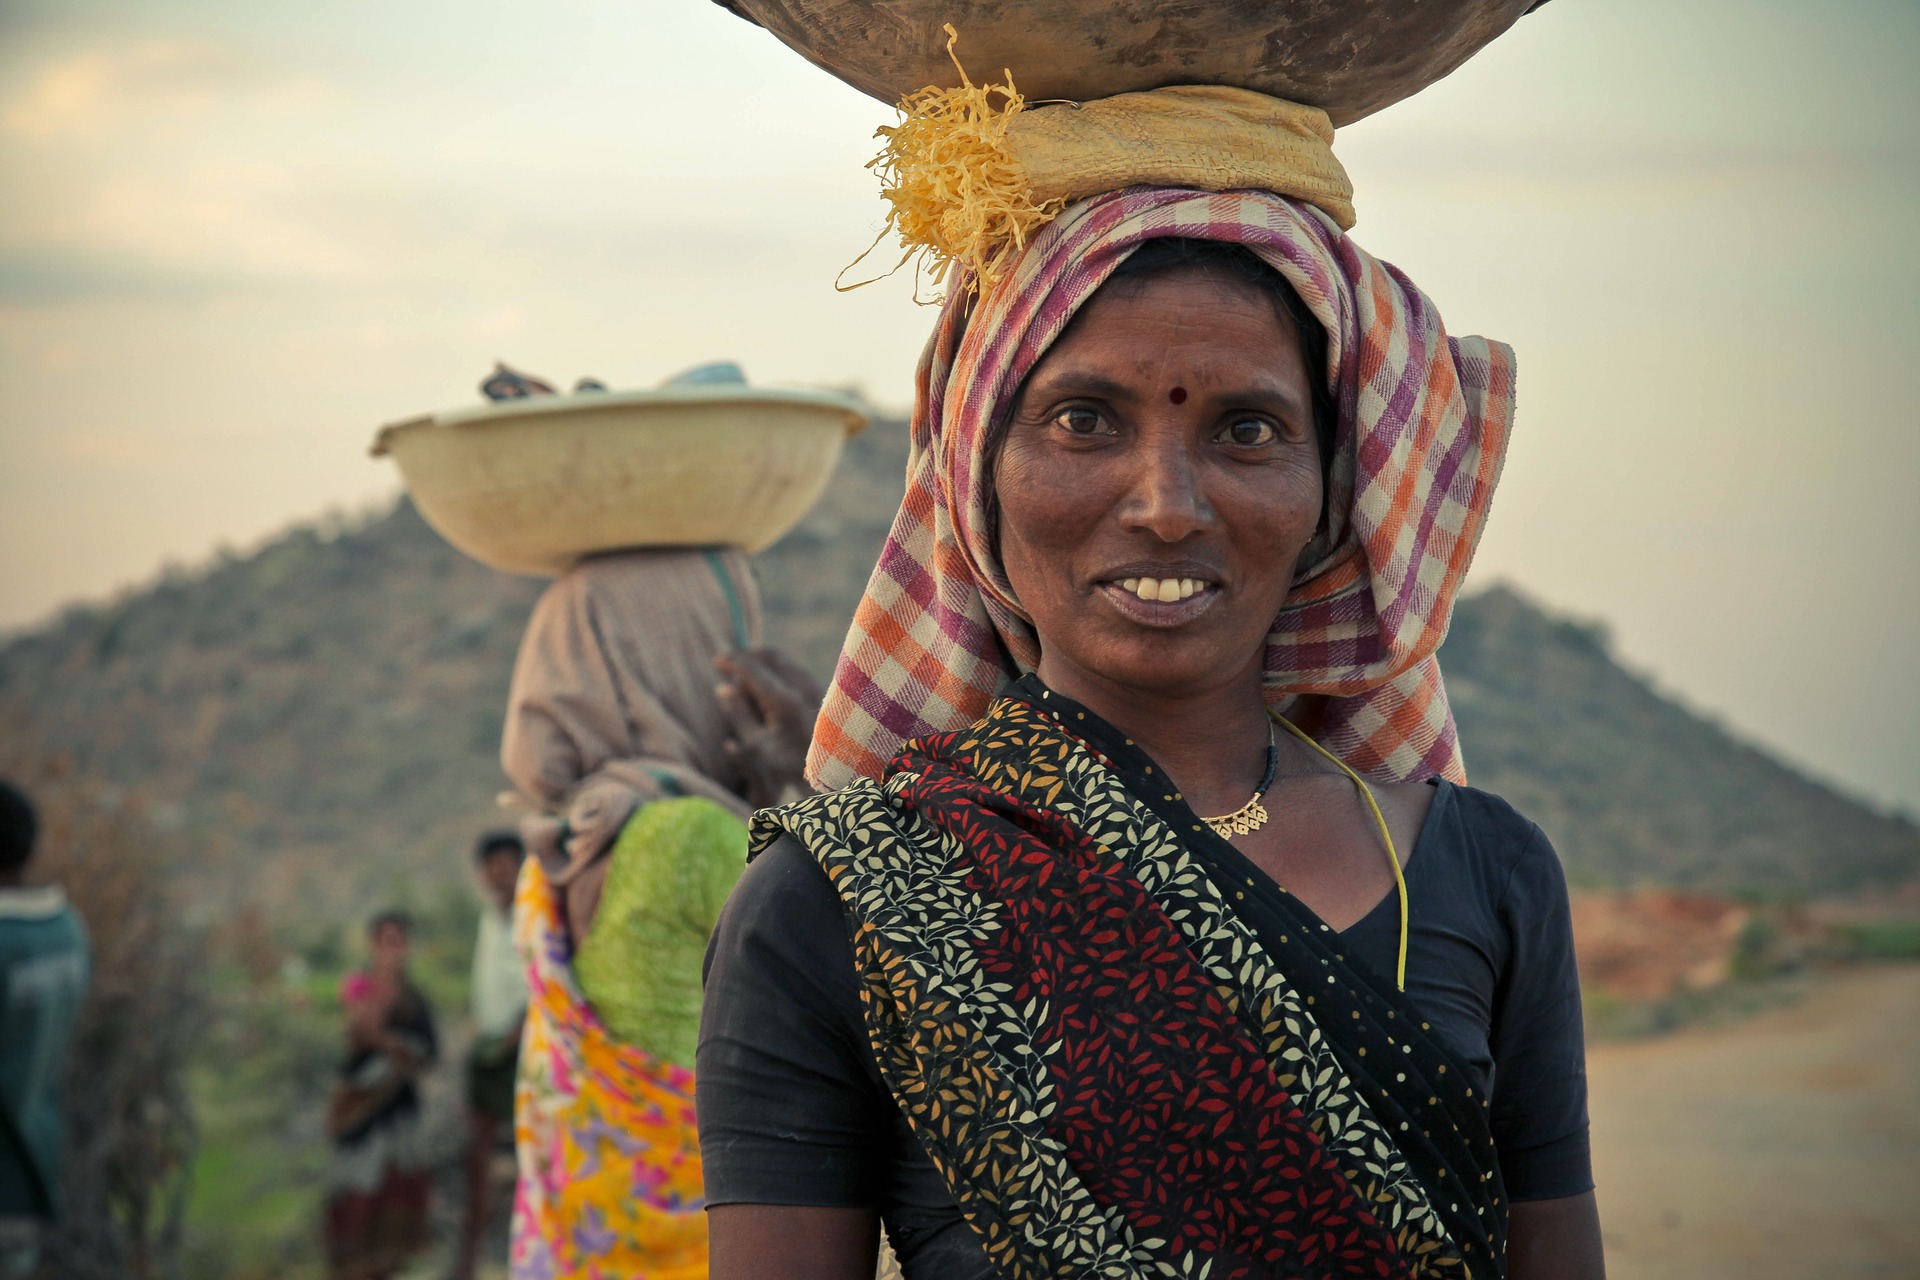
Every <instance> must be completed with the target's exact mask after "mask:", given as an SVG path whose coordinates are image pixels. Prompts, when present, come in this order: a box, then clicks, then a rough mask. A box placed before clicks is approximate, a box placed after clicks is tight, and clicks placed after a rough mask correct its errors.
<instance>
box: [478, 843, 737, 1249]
mask: <svg viewBox="0 0 1920 1280" xmlns="http://www.w3.org/2000/svg"><path fill="white" fill-rule="evenodd" d="M513 915H514V930H515V939H514V940H515V942H516V943H517V944H518V945H519V947H520V951H521V954H522V955H523V956H525V957H526V960H527V967H528V984H529V987H530V988H531V992H530V1003H529V1005H528V1008H527V1022H526V1030H525V1031H524V1032H523V1033H522V1035H523V1038H522V1040H521V1045H520V1082H519V1088H518V1090H517V1093H516V1095H515V1103H514V1138H515V1146H516V1148H517V1150H518V1155H519V1161H520V1179H519V1186H518V1188H517V1190H516V1192H515V1195H514V1204H513V1251H512V1274H513V1276H514V1280H558V1278H560V1277H565V1278H566V1280H616V1278H617V1280H705V1277H706V1274H707V1222H706V1200H705V1189H704V1185H703V1183H702V1180H701V1176H700V1141H699V1137H698V1135H697V1133H696V1132H695V1129H694V1115H693V1072H691V1071H689V1070H687V1069H686V1068H684V1067H679V1066H675V1065H673V1064H672V1063H669V1062H664V1061H661V1060H659V1059H656V1058H654V1057H652V1056H651V1055H649V1054H647V1053H644V1052H642V1051H641V1050H639V1049H636V1048H634V1047H633V1046H632V1045H628V1044H623V1043H621V1042H620V1041H618V1040H616V1039H614V1038H613V1036H612V1035H610V1034H609V1033H608V1031H607V1029H606V1027H605V1026H604V1025H602V1023H601V1021H600V1019H599V1018H598V1017H596V1016H595V1014H594V1012H593V1009H592V1008H591V1007H590V1006H589V1005H588V1003H587V1001H586V999H585V998H584V997H583V996H582V995H581V994H580V989H579V987H578V986H577V985H576V984H575V982H574V979H573V973H572V970H571V968H570V964H571V961H572V958H573V957H572V950H573V949H572V946H571V944H570V943H569V942H568V940H567V933H566V929H565V926H564V925H563V924H562V922H561V918H560V909H559V902H558V898H557V896H556V894H555V891H554V889H553V886H552V885H551V884H550V883H549V882H548V880H547V878H546V876H545V874H544V873H543V872H542V871H541V869H540V864H539V863H538V862H536V861H534V860H533V859H531V858H529V859H528V860H527V863H526V866H525V867H524V868H523V869H522V871H521V873H520V887H519V890H518V892H517V893H516V895H515V901H514V912H513Z"/></svg>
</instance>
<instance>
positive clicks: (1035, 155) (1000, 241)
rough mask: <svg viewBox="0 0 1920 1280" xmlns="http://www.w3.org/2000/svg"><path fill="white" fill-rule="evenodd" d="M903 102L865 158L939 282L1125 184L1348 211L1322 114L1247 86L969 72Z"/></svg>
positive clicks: (993, 264)
mask: <svg viewBox="0 0 1920 1280" xmlns="http://www.w3.org/2000/svg"><path fill="white" fill-rule="evenodd" d="M952 30H953V29H952V28H951V27H949V28H948V31H949V33H951V32H952ZM964 74H965V73H964V72H963V73H962V75H963V76H964ZM900 113H901V119H900V123H899V124H897V125H891V126H888V127H886V128H883V129H881V130H879V136H880V137H883V138H885V139H886V144H885V145H884V146H883V147H882V148H881V151H880V154H879V155H878V156H876V157H875V158H874V160H873V162H872V163H871V164H870V165H868V166H867V167H868V168H870V169H872V170H873V171H874V172H875V173H876V174H878V175H879V178H880V193H881V195H882V196H884V197H885V198H886V201H887V203H888V204H889V205H890V206H891V212H890V213H889V214H888V215H887V225H888V227H889V228H891V229H892V230H893V231H894V232H895V233H896V234H898V236H899V237H900V244H901V247H902V248H904V249H905V250H906V251H907V258H911V257H913V256H914V255H915V254H921V253H924V254H925V255H926V258H925V260H924V261H925V265H927V266H928V267H929V268H930V273H931V278H932V279H933V280H934V281H936V282H938V281H942V280H945V279H946V277H947V273H948V272H949V271H951V270H952V269H954V268H956V267H957V268H960V269H961V270H962V271H963V272H966V273H970V277H971V278H970V279H969V281H968V284H967V286H966V287H967V289H968V290H969V291H971V290H972V289H974V288H976V287H987V286H991V285H992V284H993V283H994V282H995V281H996V280H998V279H999V277H1000V273H1001V272H1002V271H1003V270H1004V269H1005V268H1006V266H1007V263H1008V262H1009V261H1010V260H1011V258H1012V255H1013V254H1015V253H1017V252H1018V251H1019V250H1020V249H1021V248H1022V247H1023V246H1025V245H1026V244H1027V242H1028V241H1029V240H1031V239H1032V238H1033V236H1035V235H1036V234H1038V232H1039V231H1040V229H1041V228H1042V227H1044V226H1046V224H1047V223H1048V222H1050V221H1052V220H1053V219H1054V218H1056V217H1058V216H1059V215H1060V213H1061V211H1062V210H1064V209H1065V208H1066V207H1067V206H1068V205H1070V204H1072V203H1074V202H1075V201H1079V200H1084V199H1087V198H1089V197H1094V196H1100V195H1105V194H1107V193H1109V192H1113V191H1120V190H1123V189H1126V188H1129V187H1141V186H1146V187H1170V188H1176V189H1180V190H1194V191H1213V192H1228V191H1243V190H1247V191H1267V192H1273V193H1275V194H1278V195H1283V196H1288V197H1291V198H1293V199H1296V200H1301V201H1304V202H1306V203H1308V204H1311V205H1313V206H1315V207H1316V208H1318V209H1320V210H1321V211H1322V212H1324V213H1325V214H1326V215H1327V216H1328V217H1330V218H1332V219H1333V220H1334V221H1335V222H1336V223H1338V224H1339V226H1340V227H1341V229H1342V230H1348V229H1351V228H1352V226H1353V223H1354V211H1353V183H1352V182H1351V181H1350V180H1349V179H1348V177H1347V171H1346V170H1345V169H1344V168H1343V167H1341V164H1340V162H1339V161H1338V160H1337V159H1335V158H1334V155H1333V125H1332V123H1331V122H1329V120H1328V119H1327V113H1326V112H1324V111H1322V110H1320V109H1319V108H1318V107H1308V106H1302V105H1301V104H1299V103H1297V102H1287V101H1285V100H1283V99H1280V98H1273V97H1269V96H1267V95H1266V94H1263V93H1255V92H1253V91H1252V90H1250V89H1235V88H1230V87H1227V86H1225V85H1172V86H1169V87H1167V88H1164V89H1152V90H1149V91H1147V92H1144V93H1122V94H1116V95H1114V96H1113V97H1111V98H1098V99H1095V100H1093V101H1090V102H1073V103H1046V102H1036V103H1032V104H1029V103H1028V102H1027V100H1026V99H1025V98H1023V97H1021V96H1020V94H1019V92H1018V91H1016V90H1015V89H1014V87H1013V86H1012V85H1010V84H1008V85H976V84H973V83H972V82H970V81H969V82H967V83H966V84H964V85H962V86H961V87H959V88H957V89H940V88H927V89H923V90H921V91H920V92H919V93H915V94H910V95H908V97H907V98H906V99H905V100H903V101H902V102H901V103H900ZM875 243H876V244H877V243H878V241H876V242H875ZM906 260H907V259H906V258H903V259H902V260H901V262H902V264H903V265H904V263H905V262H906ZM843 287H858V286H843Z"/></svg>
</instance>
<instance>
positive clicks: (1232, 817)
mask: <svg viewBox="0 0 1920 1280" xmlns="http://www.w3.org/2000/svg"><path fill="white" fill-rule="evenodd" d="M1279 768H1280V744H1279V743H1278V742H1277V741H1275V739H1274V729H1273V721H1271V720H1269V721H1267V773H1266V776H1265V777H1263V778H1261V779H1260V786H1259V788H1258V789H1256V790H1255V791H1254V793H1253V799H1251V800H1249V801H1247V802H1246V803H1245V804H1243V805H1241V806H1240V807H1239V808H1238V809H1235V810H1234V811H1233V812H1232V813H1228V814H1222V815H1221V816H1220V817H1218V818H1202V819H1200V821H1202V822H1204V823H1206V824H1207V825H1208V826H1210V827H1212V828H1213V834H1215V835H1217V836H1219V837H1220V838H1221V839H1222V840H1231V839H1233V838H1234V837H1235V836H1244V835H1251V834H1252V833H1253V832H1255V831H1258V830H1259V829H1260V828H1262V827H1264V826H1266V825H1267V807H1266V806H1265V805H1263V804H1261V803H1260V798H1261V797H1262V796H1264V795H1266V794H1267V788H1268V787H1270V786H1272V785H1273V775H1274V774H1275V773H1276V772H1277V771H1278V770H1279Z"/></svg>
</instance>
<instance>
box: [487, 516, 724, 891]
mask: <svg viewBox="0 0 1920 1280" xmlns="http://www.w3.org/2000/svg"><path fill="white" fill-rule="evenodd" d="M761 629H762V619H761V611H760V597H759V593H758V592H757V591H756V589H755V587H754V583H753V572H752V570H751V568H750V567H749V566H748V564H747V558H746V556H745V555H744V554H743V553H742V552H740V551H738V550H737V549H734V548H730V547H729V548H720V547H714V548H671V549H647V550H638V551H622V552H613V553H609V554H606V555H598V556H592V557H589V558H588V559H586V560H583V561H581V562H580V563H579V564H578V565H576V566H574V567H573V568H572V569H569V570H568V571H567V572H566V573H564V574H562V575H561V576H560V577H559V578H557V579H556V580H555V581H554V583H553V585H552V586H551V587H548V588H547V591H546V594H545V595H543V596H541V597H540V602H539V603H538V604H537V605H535V606H534V610H533V616H532V617H531V618H530V619H528V621H527V631H526V635H525V637H524V638H523V639H522V640H521V642H520V654H519V657H518V659H517V660H516V661H515V663H514V669H513V686H512V689H511V690H510V691H509V693H508V695H507V723H506V732H505V733H504V735H503V736H502V739H501V743H500V762H501V764H502V765H503V766H504V767H505V769H506V771H507V776H508V777H510V778H512V779H513V782H514V784H515V785H516V786H517V787H518V788H519V789H520V791H521V793H522V794H523V795H524V796H525V797H526V798H527V799H528V800H530V801H532V802H533V803H534V804H535V805H537V806H538V807H539V809H540V810H541V811H542V813H541V814H540V815H539V816H536V817H533V818H530V819H528V820H527V821H525V822H523V823H522V824H521V825H522V833H523V834H524V835H525V837H526V839H527V844H528V849H529V851H530V852H532V853H533V854H534V855H535V856H536V857H538V858H539V859H540V860H541V864H542V866H543V867H544V868H545V869H546V870H547V873H548V877H549V878H550V879H551V880H553V881H554V882H555V883H556V884H558V885H565V884H567V883H568V882H569V881H571V880H572V879H573V878H574V877H576V876H578V875H579V874H580V872H581V871H582V870H583V869H584V868H585V867H586V866H587V865H588V864H590V863H591V862H593V860H594V859H595V858H597V857H599V855H600V854H601V853H602V852H604V851H605V850H606V848H607V847H608V845H609V844H610V843H611V842H612V840H613V838H614V836H616V835H617V834H619V831H620V828H621V826H622V825H623V824H624V823H625V822H626V820H627V818H628V817H630V816H631V815H632V813H633V810H634V808H635V807H636V806H638V805H639V804H640V803H642V802H643V801H646V800H651V799H656V798H659V797H661V796H672V795H696V796H705V797H706V798H708V799H710V800H714V801H716V802H718V803H719V804H721V805H724V806H725V807H726V808H728V809H729V810H731V811H732V812H734V813H737V814H739V815H740V816H741V817H743V818H744V817H746V816H747V814H748V812H749V807H748V805H747V803H746V801H745V800H744V799H743V798H742V796H741V792H742V791H743V789H744V788H743V781H742V779H741V778H740V777H739V774H738V771H737V770H736V769H735V768H734V767H733V766H732V765H731V764H730V763H729V762H728V760H727V756H726V752H725V749H724V746H723V744H724V743H725V741H726V738H727V733H728V724H727V720H726V716H725V714H724V713H723V712H722V710H721V707H720V702H719V699H718V698H717V697H716V696H715V694H714V684H715V680H716V677H715V673H714V669H713V659H714V658H715V657H716V656H717V655H719V654H722V653H726V652H729V651H731V650H735V649H749V648H757V647H759V646H760V644H761V642H762V641H761ZM563 820H564V821H563Z"/></svg>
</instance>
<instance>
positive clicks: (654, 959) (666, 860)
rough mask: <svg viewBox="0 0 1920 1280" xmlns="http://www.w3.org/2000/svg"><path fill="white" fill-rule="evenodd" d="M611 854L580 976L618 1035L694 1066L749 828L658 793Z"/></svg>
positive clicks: (696, 803)
mask: <svg viewBox="0 0 1920 1280" xmlns="http://www.w3.org/2000/svg"><path fill="white" fill-rule="evenodd" d="M608 856H609V857H610V858H612V859H613V865H612V866H611V867H609V868H608V870H607V883H606V886H605V887H604V888H603V889H602V890H601V893H600V906H599V908H598V910H597V911H596V912H595V914H594V918H593V928H592V929H590V930H588V932H587V937H586V941H585V942H583V943H581V944H580V950H579V952H578V954H576V955H575V957H574V962H573V972H574V976H575V977H576V978H577V979H578V980H579V982H580V990H581V991H582V992H583V993H584V994H585V995H586V997H587V1000H588V1001H589V1002H590V1003H591V1004H592V1005H593V1009H594V1012H595V1013H597V1014H599V1015H600V1020H601V1021H602V1022H604V1023H605V1024H606V1025H607V1029H608V1030H610V1031H612V1032H613V1034H614V1035H615V1036H617V1037H619V1038H620V1039H622V1040H624V1041H626V1042H627V1043H628V1044H632V1045H636V1046H638V1047H639V1048H641V1049H644V1050H646V1051H647V1052H648V1053H650V1054H652V1055H654V1056H655V1057H656V1058H664V1059H666V1060H667V1061H668V1062H674V1063H678V1064H680V1065H681V1066H685V1067H691V1066H692V1065H693V1050H694V1044H695V1042H696V1041H697V1039H698V1037H699V1033H700V966H701V964H702V962H703V961H704V960H705V958H706V953H707V939H708V937H709V936H710V935H711V934H712V933H713V927H714V925H715V924H716V923H718V922H719V919H720V908H721V906H722V905H724V904H725V902H726V900H727V894H729V893H730V892H732V890H733V885H734V881H736V880H738V879H739V878H740V873H741V872H742V871H744V870H746V866H747V828H746V825H745V824H744V823H742V822H741V821H740V819H738V818H736V817H734V816H733V815H732V814H731V813H728V812H727V811H726V810H725V809H723V808H721V807H720V806H719V805H717V804H715V803H714V802H713V801H711V800H703V799H701V798H699V797H697V796H689V797H685V798H682V799H676V800H657V801H655V802H654V803H652V804H648V805H642V806H641V808H640V810H639V812H637V813H635V814H634V815H633V817H631V818H629V819H628V820H627V825H626V826H625V827H623V828H622V829H621V831H620V836H619V838H618V839H617V840H615V841H614V844H613V852H612V853H611V854H609V855H608Z"/></svg>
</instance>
